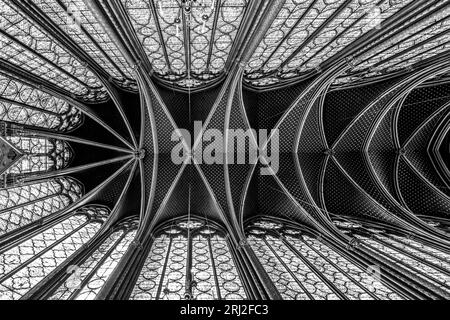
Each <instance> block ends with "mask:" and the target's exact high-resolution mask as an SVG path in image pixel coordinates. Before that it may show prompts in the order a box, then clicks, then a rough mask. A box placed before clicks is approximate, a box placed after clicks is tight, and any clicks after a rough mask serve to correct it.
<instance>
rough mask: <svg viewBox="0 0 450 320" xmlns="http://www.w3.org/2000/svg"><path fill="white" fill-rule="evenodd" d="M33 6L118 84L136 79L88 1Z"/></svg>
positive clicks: (38, 1)
mask: <svg viewBox="0 0 450 320" xmlns="http://www.w3.org/2000/svg"><path fill="white" fill-rule="evenodd" d="M33 4H34V6H35V7H37V8H39V10H41V11H42V12H43V13H44V14H45V15H46V16H47V17H48V18H49V19H51V21H52V22H53V23H55V24H56V25H57V26H58V27H59V28H60V29H61V30H62V31H63V32H65V33H66V34H67V35H68V36H70V37H71V38H72V39H73V40H74V41H75V42H76V43H77V45H79V46H80V47H81V48H82V49H83V50H84V51H85V52H86V53H87V54H89V55H90V56H91V57H92V58H93V59H94V60H95V61H96V62H97V63H98V64H99V65H100V66H101V67H103V69H104V70H105V71H106V72H108V73H109V75H110V76H111V77H113V78H114V79H115V80H117V81H119V83H122V84H123V82H124V81H127V80H129V79H132V78H133V70H132V69H131V67H130V65H129V64H128V62H127V61H126V60H125V58H124V57H123V55H122V54H121V53H120V51H119V49H118V48H117V45H116V43H115V42H114V41H112V40H111V38H110V37H109V35H108V34H107V33H106V32H105V31H104V30H103V27H102V26H101V25H100V23H99V22H98V21H97V20H96V18H95V16H94V15H93V13H92V11H91V10H90V8H89V1H83V0H63V1H57V0H50V1H49V0H45V1H44V0H33Z"/></svg>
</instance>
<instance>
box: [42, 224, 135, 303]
mask: <svg viewBox="0 0 450 320" xmlns="http://www.w3.org/2000/svg"><path fill="white" fill-rule="evenodd" d="M136 227H137V221H135V220H134V221H131V222H130V221H128V222H126V223H121V224H120V225H119V227H117V228H115V231H114V232H112V233H111V234H110V235H109V236H107V238H106V239H105V240H104V241H103V242H102V243H101V244H100V245H99V246H98V248H97V249H96V250H95V251H94V252H93V253H92V254H90V255H89V256H88V257H87V259H85V260H84V262H83V263H82V264H80V265H79V266H75V267H76V269H74V271H75V272H74V273H73V274H72V275H71V276H70V277H68V278H66V279H65V281H64V283H63V284H62V285H61V286H60V287H59V288H58V289H57V290H56V291H55V292H54V293H53V294H52V296H51V299H56V300H93V299H95V298H96V296H97V295H98V293H99V292H100V290H101V289H102V287H103V286H104V285H105V283H106V281H107V280H108V279H109V277H110V275H111V273H112V272H113V271H114V270H115V268H116V267H117V265H118V264H119V262H120V260H121V259H122V257H123V255H124V254H125V252H126V251H127V249H128V248H129V246H130V244H131V243H132V242H133V240H134V238H135V236H136Z"/></svg>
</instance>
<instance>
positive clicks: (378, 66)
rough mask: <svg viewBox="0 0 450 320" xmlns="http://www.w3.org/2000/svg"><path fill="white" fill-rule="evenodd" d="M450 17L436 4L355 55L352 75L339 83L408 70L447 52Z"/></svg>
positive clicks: (441, 6)
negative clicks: (416, 64)
mask: <svg viewBox="0 0 450 320" xmlns="http://www.w3.org/2000/svg"><path fill="white" fill-rule="evenodd" d="M449 13H450V7H449V6H448V5H447V6H443V4H442V3H440V2H436V3H434V4H432V5H430V6H429V7H427V8H426V9H425V10H422V11H421V12H420V14H418V15H415V16H414V17H413V18H411V19H409V20H408V21H407V22H406V23H404V24H402V26H401V27H398V28H397V29H395V30H393V31H391V32H389V33H387V34H385V35H383V36H381V37H379V38H377V39H376V41H374V43H371V44H369V45H368V46H366V47H365V48H364V49H363V50H362V51H361V52H359V53H358V57H357V60H356V66H355V67H354V68H353V69H352V70H351V71H350V73H351V75H349V76H346V77H343V78H341V79H339V80H338V83H345V82H352V81H357V80H360V79H361V78H369V77H374V76H379V75H383V74H387V73H393V72H396V71H399V70H402V69H407V68H409V67H411V66H413V65H414V64H415V63H418V62H420V61H422V60H425V59H427V58H430V57H433V56H435V55H437V54H439V53H442V52H444V51H446V50H448V49H449V48H450V44H449V43H448V36H447V32H448V30H449V28H450V19H448V16H449Z"/></svg>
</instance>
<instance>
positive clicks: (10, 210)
mask: <svg viewBox="0 0 450 320" xmlns="http://www.w3.org/2000/svg"><path fill="white" fill-rule="evenodd" d="M82 192H83V190H82V186H81V185H80V183H79V182H77V181H75V180H74V179H71V178H56V179H51V180H47V181H41V182H37V183H28V184H25V185H22V186H20V187H12V188H4V189H0V236H2V235H4V234H6V233H8V232H11V231H13V230H16V229H18V228H20V227H23V226H25V225H27V224H29V223H32V222H34V221H37V220H39V219H41V218H43V217H46V216H49V215H51V214H54V213H56V212H59V211H61V210H63V209H64V208H66V207H67V206H69V205H70V204H72V203H74V202H76V201H77V200H78V199H79V198H80V197H81V196H82Z"/></svg>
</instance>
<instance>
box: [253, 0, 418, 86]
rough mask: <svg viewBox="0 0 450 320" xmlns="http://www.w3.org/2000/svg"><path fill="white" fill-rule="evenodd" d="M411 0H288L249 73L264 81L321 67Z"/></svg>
mask: <svg viewBox="0 0 450 320" xmlns="http://www.w3.org/2000/svg"><path fill="white" fill-rule="evenodd" d="M410 2H411V0H409V1H401V2H400V1H398V2H393V1H389V0H384V1H377V2H374V1H360V0H353V1H350V2H347V1H344V0H337V1H336V0H308V1H298V0H287V1H286V2H285V4H284V6H283V8H282V9H281V11H280V12H279V13H278V16H277V17H276V18H275V20H274V21H273V23H272V25H271V26H270V28H269V30H268V31H267V33H266V35H265V37H264V39H263V41H262V42H261V43H260V44H259V46H258V48H257V50H256V51H255V52H254V54H253V56H252V58H251V59H250V61H249V63H248V66H247V68H246V78H247V80H248V81H249V82H250V83H251V84H253V85H257V86H260V85H267V84H271V83H275V82H278V81H279V79H280V78H281V79H282V78H292V77H295V76H299V75H301V74H305V73H307V72H308V71H311V70H313V69H315V68H318V67H319V65H320V64H322V63H323V62H325V61H326V60H328V59H329V58H331V57H333V56H334V55H336V54H338V53H339V51H341V50H342V49H343V48H345V47H347V46H348V45H351V43H352V42H353V41H355V40H357V39H358V38H360V37H361V36H363V35H364V34H365V33H367V32H369V31H370V30H373V29H374V28H377V27H378V26H379V25H380V24H381V23H382V22H383V21H384V20H386V19H387V18H389V17H390V16H392V15H393V14H395V13H396V12H397V11H399V9H401V8H402V7H404V6H406V5H407V4H408V3H410Z"/></svg>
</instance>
